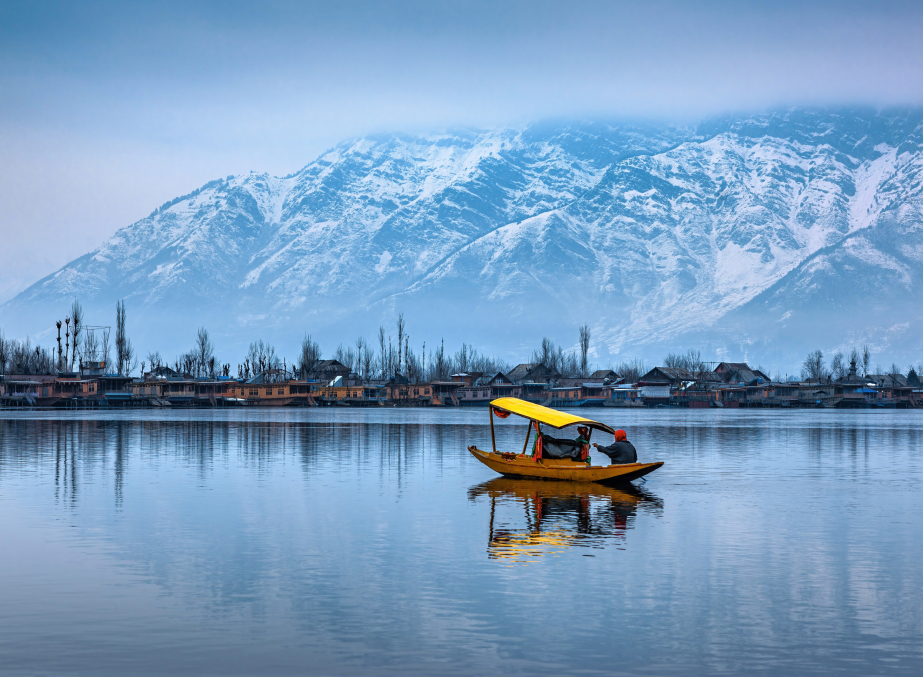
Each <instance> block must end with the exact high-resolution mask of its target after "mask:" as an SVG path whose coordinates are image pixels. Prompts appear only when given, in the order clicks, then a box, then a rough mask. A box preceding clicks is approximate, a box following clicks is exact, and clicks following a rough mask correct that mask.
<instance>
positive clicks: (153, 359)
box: [147, 350, 163, 371]
mask: <svg viewBox="0 0 923 677" xmlns="http://www.w3.org/2000/svg"><path fill="white" fill-rule="evenodd" d="M147 362H148V364H150V365H151V371H154V370H155V369H156V368H157V367H160V366H162V365H163V358H161V357H160V351H159V350H155V351H152V352H149V353H148V354H147Z"/></svg>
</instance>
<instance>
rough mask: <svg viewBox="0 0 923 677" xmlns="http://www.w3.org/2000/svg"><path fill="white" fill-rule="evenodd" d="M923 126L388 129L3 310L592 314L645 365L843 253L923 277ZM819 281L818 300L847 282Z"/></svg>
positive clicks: (814, 119) (195, 205) (519, 318)
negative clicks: (71, 306) (921, 227)
mask: <svg viewBox="0 0 923 677" xmlns="http://www.w3.org/2000/svg"><path fill="white" fill-rule="evenodd" d="M920 121H921V116H920V113H919V111H909V112H908V111H896V112H874V111H851V110H842V111H797V110H796V111H786V112H779V113H770V114H766V115H758V116H743V117H737V118H726V119H721V120H710V121H706V122H704V123H702V124H701V125H699V126H698V127H696V128H691V127H690V128H683V127H670V126H666V125H613V124H607V123H603V122H594V121H581V122H567V121H565V122H549V123H543V124H540V125H532V126H529V127H525V128H523V129H501V130H491V131H477V130H457V131H452V132H446V133H443V134H437V135H431V136H425V137H415V136H407V135H399V134H393V135H377V136H370V137H366V138H363V139H358V140H356V141H352V142H348V143H344V144H341V145H340V146H337V147H336V148H334V149H332V150H330V151H328V152H327V153H325V154H324V155H322V156H321V157H319V158H318V159H317V160H315V161H314V162H312V163H310V164H309V165H307V166H306V167H305V168H304V169H302V170H301V171H299V172H297V173H296V174H294V175H292V176H289V177H285V178H276V177H271V176H268V175H266V174H255V173H252V174H249V175H245V176H240V177H229V178H228V179H225V180H219V181H214V182H211V183H210V184H207V185H206V186H203V188H202V189H200V190H199V191H196V192H195V193H193V194H190V195H189V196H186V197H184V198H182V199H179V200H177V201H174V203H172V204H170V203H168V205H165V207H164V208H163V209H160V210H155V212H154V213H153V214H151V215H150V216H149V217H147V218H145V219H142V220H140V221H138V222H137V223H135V224H132V225H131V226H128V227H126V228H123V229H122V230H120V231H119V232H117V233H116V234H115V235H114V236H113V237H112V238H110V239H109V240H108V241H106V242H105V243H104V244H103V245H102V246H101V247H100V248H99V249H98V250H96V251H95V252H91V253H90V254H88V255H86V256H84V257H81V258H80V259H77V260H75V261H74V262H72V263H71V264H68V265H67V266H65V267H64V268H63V269H62V270H60V271H58V272H57V273H55V274H53V275H51V276H49V277H48V278H45V279H44V280H41V281H40V282H38V283H37V284H35V285H33V286H32V287H30V288H29V289H27V290H26V291H24V292H23V293H22V294H20V295H19V296H18V297H17V298H16V299H14V300H13V301H11V302H9V303H7V304H6V306H4V307H3V308H2V309H0V318H2V319H3V320H4V322H5V323H7V326H9V324H8V322H9V320H8V319H7V318H14V319H15V318H27V317H28V316H29V313H28V312H27V311H36V312H38V311H41V314H42V317H44V318H45V319H43V320H41V321H42V322H45V323H48V322H49V320H48V319H47V317H48V313H49V312H52V311H50V310H49V309H50V308H55V309H56V310H54V311H53V312H57V313H58V314H60V312H61V311H60V310H57V308H59V307H63V306H64V305H66V303H68V302H69V301H70V300H71V299H72V298H73V297H74V296H79V297H80V298H81V299H82V300H83V301H84V303H85V305H87V306H88V307H90V308H97V307H98V308H99V309H100V312H103V311H102V309H106V308H109V307H111V305H112V304H113V303H114V301H115V299H117V298H127V299H129V304H130V306H134V307H138V308H144V309H145V313H146V315H147V316H149V317H152V318H153V317H158V318H161V317H163V318H168V319H169V320H170V322H172V323H173V324H174V325H177V324H184V323H185V324H190V325H195V324H196V323H197V322H200V321H204V318H208V319H209V320H210V321H213V322H220V323H222V324H223V325H225V326H226V327H227V332H228V333H229V334H230V333H233V332H235V331H236V330H237V328H239V327H240V326H241V325H246V324H247V323H251V324H254V323H255V324H258V325H259V326H260V327H263V328H265V329H266V330H267V334H268V333H272V334H273V335H274V336H280V335H285V334H286V332H288V333H290V334H291V335H292V337H294V336H296V335H300V333H301V332H303V331H304V330H305V329H311V330H313V331H321V332H323V331H328V332H329V333H330V334H331V336H333V335H337V334H338V333H341V332H344V331H359V330H361V331H365V332H366V333H368V332H370V331H372V330H373V329H374V325H376V324H377V322H378V321H379V319H381V318H386V317H389V316H390V315H389V314H390V313H391V312H392V311H393V310H394V309H395V308H399V309H402V310H404V311H405V312H407V313H408V315H409V317H410V318H412V319H415V320H417V321H418V322H420V323H421V325H424V326H426V327H427V328H426V329H423V328H422V327H421V328H420V330H418V335H420V338H423V334H425V333H426V332H430V333H431V334H433V335H437V332H438V333H440V334H443V335H450V336H451V335H453V333H455V334H460V333H462V332H463V337H464V338H465V339H466V340H469V341H477V342H480V343H481V344H485V343H487V344H490V343H491V342H493V343H494V344H502V343H503V342H504V341H507V342H509V341H513V342H516V341H526V342H528V341H534V340H535V338H536V337H538V338H540V336H541V335H542V334H543V333H549V334H554V333H555V332H556V331H560V332H562V335H560V336H557V337H556V338H557V340H571V338H570V337H569V334H567V332H565V331H564V330H565V329H567V331H569V332H570V333H573V327H572V325H573V324H574V323H575V322H582V321H590V322H591V324H592V325H593V326H594V330H595V331H594V335H595V336H596V337H597V339H598V340H599V341H601V342H602V343H604V345H601V346H599V350H597V352H601V353H602V354H605V353H606V352H607V351H608V352H609V353H610V354H624V351H626V350H633V351H634V354H639V353H640V348H639V346H640V347H643V346H645V345H663V344H665V343H667V342H669V341H680V340H683V339H682V337H683V336H692V335H697V336H705V335H707V332H710V331H717V330H718V329H719V328H720V326H721V323H722V322H723V321H724V319H725V318H727V317H728V316H729V313H734V312H736V311H737V310H738V309H742V308H746V307H748V304H752V303H755V302H756V301H755V299H758V298H762V295H763V294H764V293H766V292H767V290H771V289H774V288H776V286H777V285H779V284H782V283H783V282H784V281H785V280H787V279H790V278H791V279H794V277H798V276H799V275H802V272H800V271H802V270H805V269H804V267H805V266H812V265H813V266H820V265H821V262H820V259H818V258H817V256H816V255H817V254H818V252H824V251H827V250H828V249H829V248H831V247H834V248H835V247H837V246H838V245H840V244H842V245H843V246H844V247H845V246H846V243H851V244H849V247H850V248H851V249H849V251H851V252H854V254H852V255H851V256H853V257H854V258H855V257H859V258H863V259H864V260H866V263H867V265H868V266H870V267H871V268H869V270H872V269H874V270H882V271H890V272H889V274H890V273H891V272H895V271H897V270H898V269H900V270H904V273H905V277H902V278H900V279H901V280H905V279H910V280H911V283H910V284H911V286H912V285H913V283H912V280H913V279H916V278H915V276H916V275H918V270H919V266H920V265H921V260H920V259H921V255H920V253H919V252H920V251H923V248H921V247H920V245H919V244H917V243H916V241H915V240H914V241H912V242H911V240H912V238H911V237H910V236H908V235H907V232H910V231H908V230H907V229H908V228H912V227H916V224H919V223H921V221H923V218H921V195H920V190H921V188H920V166H921V157H923V153H921V136H923V135H921V125H920ZM898 222H899V223H900V224H902V225H901V228H903V230H902V231H901V233H903V234H896V233H897V231H894V232H893V233H892V235H893V236H894V237H897V238H898V239H900V238H903V239H904V240H905V242H903V244H899V245H897V246H896V249H895V250H894V252H895V253H888V254H887V256H885V255H884V254H882V255H879V253H880V247H878V246H877V245H869V247H871V248H869V247H866V248H865V249H863V248H862V247H861V246H859V243H860V242H861V240H860V239H856V236H857V235H858V234H860V233H862V232H866V231H876V232H878V231H880V230H881V229H882V228H886V227H887V226H886V224H889V223H898ZM883 224H885V225H883ZM892 230H893V229H892ZM889 232H891V231H889ZM868 242H872V240H868ZM901 247H903V248H901ZM873 250H874V251H873ZM844 251H846V250H844ZM889 251H890V250H889ZM876 252H879V253H876ZM889 257H890V258H889ZM823 265H827V266H835V265H838V264H835V263H833V262H832V260H831V261H827V262H826V263H824V264H823ZM905 269H906V270H905ZM805 275H806V277H805ZM906 275H909V276H910V277H909V278H906ZM793 276H794V277H793ZM802 278H803V281H804V280H807V279H808V278H810V275H807V274H806V273H805V274H804V275H802ZM802 278H799V279H802ZM804 284H807V285H808V286H806V287H805V286H804V285H802V287H801V289H802V292H801V293H803V294H806V295H807V296H809V297H811V298H815V297H817V295H818V294H821V295H822V294H823V289H822V287H823V285H824V284H828V282H824V281H823V280H821V278H817V281H816V282H813V283H808V282H804ZM902 284H903V283H902ZM905 286H906V285H905ZM808 302H810V299H809V301H808ZM106 312H108V311H106ZM52 319H53V318H52ZM537 320H538V321H537ZM17 321H18V320H17ZM24 321H27V320H24ZM774 321H775V320H774ZM36 322H38V320H37V319H36ZM747 326H748V327H750V326H751V324H748V325H747ZM559 327H560V329H558V328H559ZM568 328H569V329H568ZM248 331H249V330H248ZM754 331H756V332H758V329H754ZM697 332H698V334H697ZM703 332H705V333H704V334H703ZM340 338H341V340H342V338H343V337H342V336H341V337H340ZM277 340H278V341H279V342H280V343H282V342H283V341H282V339H281V338H278V339H277ZM493 347H495V348H499V347H500V346H499V345H494V346H493Z"/></svg>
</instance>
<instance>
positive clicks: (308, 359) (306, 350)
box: [299, 334, 321, 379]
mask: <svg viewBox="0 0 923 677" xmlns="http://www.w3.org/2000/svg"><path fill="white" fill-rule="evenodd" d="M320 356H321V351H320V345H318V343H317V342H316V341H315V340H314V339H312V338H311V335H310V334H305V335H304V338H303V339H301V358H300V361H301V364H300V365H299V370H300V372H301V378H303V379H306V378H308V374H312V373H314V368H315V367H316V366H317V363H318V362H320Z"/></svg>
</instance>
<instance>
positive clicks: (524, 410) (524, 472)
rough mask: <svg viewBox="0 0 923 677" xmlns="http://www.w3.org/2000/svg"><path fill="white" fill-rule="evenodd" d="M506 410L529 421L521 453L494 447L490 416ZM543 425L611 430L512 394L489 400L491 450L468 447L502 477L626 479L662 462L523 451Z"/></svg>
mask: <svg viewBox="0 0 923 677" xmlns="http://www.w3.org/2000/svg"><path fill="white" fill-rule="evenodd" d="M510 414H515V415H517V416H521V417H522V418H525V419H527V420H528V421H529V428H528V431H527V432H526V441H525V443H524V444H523V447H522V452H521V453H504V452H499V451H497V441H496V435H495V434H494V416H495V415H496V416H498V417H500V418H506V417H507V416H509V415H510ZM543 424H544V425H547V426H549V427H551V428H556V429H558V430H560V429H561V428H567V427H570V426H577V425H582V426H586V427H587V428H589V429H590V434H592V431H593V430H602V431H604V432H607V433H609V434H612V435H614V434H615V430H613V429H612V428H610V427H609V426H607V425H606V424H605V423H599V422H597V421H593V420H591V419H588V418H585V417H583V416H575V415H574V414H566V413H564V412H562V411H556V410H555V409H550V408H548V407H543V406H542V405H540V404H535V403H533V402H526V401H525V400H520V399H518V398H515V397H501V398H498V399H496V400H493V401H492V402H491V403H490V440H491V444H492V448H493V451H482V450H481V449H478V448H477V447H476V446H474V445H471V446H469V447H468V451H470V452H471V455H472V456H474V457H475V458H476V459H477V460H479V461H480V462H481V463H483V464H484V465H486V466H487V467H488V468H490V469H491V470H494V471H496V472H498V473H500V474H502V475H505V476H506V477H528V478H532V479H541V480H569V481H572V482H627V481H630V480H633V479H637V478H639V477H644V476H645V475H647V474H648V473H651V472H653V471H655V470H656V469H657V468H659V467H660V466H662V465H663V461H658V462H656V463H620V464H614V465H595V466H591V465H587V464H586V463H584V462H582V461H577V460H574V459H571V458H543V457H541V455H540V453H539V454H536V456H537V457H536V456H532V455H530V454H527V453H526V450H527V449H528V447H529V440H530V439H532V436H533V431H534V432H535V433H536V434H537V433H540V432H541V426H542V425H543Z"/></svg>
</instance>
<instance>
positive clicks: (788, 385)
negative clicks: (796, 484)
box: [0, 360, 923, 409]
mask: <svg viewBox="0 0 923 677" xmlns="http://www.w3.org/2000/svg"><path fill="white" fill-rule="evenodd" d="M513 374H516V375H517V376H518V377H519V378H518V379H517V378H513V376H512V375H513ZM594 374H595V375H594V376H593V377H588V378H571V377H562V376H561V375H560V374H559V373H557V372H556V371H554V370H550V369H545V368H544V367H542V366H541V365H534V364H520V365H517V367H516V368H515V369H513V370H512V371H511V372H510V374H505V373H503V372H497V373H496V374H493V375H489V376H485V375H484V374H482V373H480V372H460V373H456V374H452V376H451V378H450V380H436V381H430V382H426V383H411V382H410V381H409V380H408V379H407V378H406V377H404V376H402V375H401V374H395V375H394V376H393V377H391V378H390V379H389V380H388V381H380V380H374V379H371V380H369V379H366V380H363V379H360V378H359V377H358V376H357V375H355V374H352V373H350V370H349V368H347V367H346V366H345V365H343V364H341V363H340V362H338V361H336V360H324V361H323V362H320V363H318V365H317V369H315V370H312V374H311V377H310V378H302V379H298V378H295V374H294V373H292V372H291V371H287V370H285V369H266V370H263V371H261V372H259V373H257V374H256V375H254V376H252V377H250V378H248V379H236V378H231V377H228V376H217V377H213V378H206V377H194V376H192V375H190V374H182V373H179V372H177V371H175V370H173V369H171V368H169V367H157V368H156V369H152V370H151V371H149V372H146V373H145V374H144V375H143V376H142V377H141V378H132V377H128V376H120V375H118V374H110V373H106V365H105V363H101V362H97V363H87V364H84V365H81V369H80V371H78V372H59V373H58V374H56V375H53V376H51V375H28V374H20V375H17V374H5V375H0V406H6V407H10V406H14V407H15V406H18V407H52V408H109V407H145V406H150V407H155V406H160V407H166V406H172V407H184V406H210V407H218V406H283V407H285V406H324V405H336V406H385V405H391V406H396V405H406V406H487V405H488V404H489V403H490V401H492V400H494V399H496V398H498V397H518V398H521V399H525V400H528V401H531V402H535V403H538V404H543V405H545V406H551V407H558V408H567V407H600V406H605V407H636V406H674V407H690V408H705V407H724V408H746V407H785V408H841V409H842V408H870V407H890V408H917V407H919V406H923V387H921V383H920V378H919V376H918V375H917V374H916V372H915V371H913V370H911V371H910V373H909V374H908V375H907V376H903V375H901V374H868V375H866V376H859V375H858V374H857V372H856V365H855V363H851V364H850V369H849V372H848V373H847V374H846V375H844V376H843V377H842V378H840V379H837V380H833V379H830V378H828V379H824V380H821V381H791V382H774V381H772V380H771V379H769V377H768V376H767V375H766V374H764V373H763V372H761V371H760V370H759V369H752V368H751V367H749V365H747V364H746V363H729V362H728V363H726V362H722V363H721V364H719V365H718V367H717V368H715V369H714V370H711V371H704V370H703V371H696V372H692V371H689V370H686V369H676V368H670V367H655V368H653V369H651V370H649V371H648V372H647V373H645V374H644V375H642V376H641V377H640V378H639V379H638V381H637V382H636V383H626V382H625V381H624V380H623V379H622V378H620V377H619V375H618V374H617V373H615V372H614V371H612V370H600V371H597V372H594ZM318 375H322V376H323V377H324V378H317V376H318ZM327 376H332V378H331V379H330V380H326V377H327Z"/></svg>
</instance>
